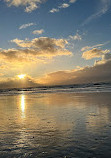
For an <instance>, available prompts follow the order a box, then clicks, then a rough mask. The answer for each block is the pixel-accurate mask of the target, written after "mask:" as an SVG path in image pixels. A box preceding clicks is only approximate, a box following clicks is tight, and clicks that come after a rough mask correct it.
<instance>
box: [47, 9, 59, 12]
mask: <svg viewBox="0 0 111 158" xmlns="http://www.w3.org/2000/svg"><path fill="white" fill-rule="evenodd" d="M49 12H50V13H55V12H59V9H56V8H52V9H51V10H50V11H49Z"/></svg>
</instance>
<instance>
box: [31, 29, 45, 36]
mask: <svg viewBox="0 0 111 158" xmlns="http://www.w3.org/2000/svg"><path fill="white" fill-rule="evenodd" d="M43 32H44V30H43V29H41V30H34V31H33V32H32V33H33V34H34V35H40V34H42V33H43Z"/></svg>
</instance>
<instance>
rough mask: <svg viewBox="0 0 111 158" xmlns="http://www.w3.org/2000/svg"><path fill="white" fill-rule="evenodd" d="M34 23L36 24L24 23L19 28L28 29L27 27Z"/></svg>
mask: <svg viewBox="0 0 111 158" xmlns="http://www.w3.org/2000/svg"><path fill="white" fill-rule="evenodd" d="M33 25H35V24H34V23H28V24H23V25H21V26H20V27H19V30H21V29H26V28H27V27H30V26H33Z"/></svg>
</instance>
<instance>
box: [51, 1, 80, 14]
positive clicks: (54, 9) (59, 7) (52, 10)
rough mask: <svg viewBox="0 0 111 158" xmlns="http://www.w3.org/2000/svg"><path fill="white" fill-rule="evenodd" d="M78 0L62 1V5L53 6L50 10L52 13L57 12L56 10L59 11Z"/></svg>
mask: <svg viewBox="0 0 111 158" xmlns="http://www.w3.org/2000/svg"><path fill="white" fill-rule="evenodd" d="M76 1H77V0H69V2H68V3H62V4H61V5H59V6H58V7H57V8H52V9H51V10H50V11H49V12H50V13H55V12H59V11H60V10H61V9H65V8H68V7H70V5H71V4H72V3H75V2H76Z"/></svg>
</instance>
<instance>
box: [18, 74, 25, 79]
mask: <svg viewBox="0 0 111 158" xmlns="http://www.w3.org/2000/svg"><path fill="white" fill-rule="evenodd" d="M25 76H26V75H25V74H21V75H18V78H19V79H24V78H25Z"/></svg>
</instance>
